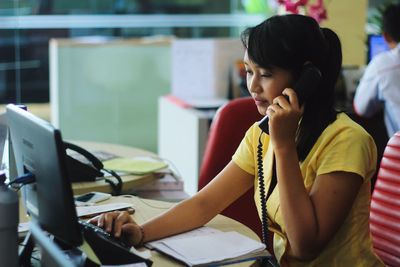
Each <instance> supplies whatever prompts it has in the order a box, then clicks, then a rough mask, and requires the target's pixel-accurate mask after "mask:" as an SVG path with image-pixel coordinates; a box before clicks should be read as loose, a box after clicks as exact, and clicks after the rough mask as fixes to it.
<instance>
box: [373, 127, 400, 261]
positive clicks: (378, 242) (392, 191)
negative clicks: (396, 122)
mask: <svg viewBox="0 0 400 267" xmlns="http://www.w3.org/2000/svg"><path fill="white" fill-rule="evenodd" d="M370 229H371V235H372V242H373V246H374V249H375V252H376V253H377V254H378V256H379V257H380V258H381V259H382V260H383V262H384V263H385V265H386V266H400V132H397V133H396V134H395V135H394V136H393V137H392V138H390V140H389V142H388V143H387V145H386V148H385V151H384V153H383V157H382V161H381V165H380V168H379V172H378V177H377V180H376V183H375V188H374V191H373V193H372V199H371V212H370Z"/></svg>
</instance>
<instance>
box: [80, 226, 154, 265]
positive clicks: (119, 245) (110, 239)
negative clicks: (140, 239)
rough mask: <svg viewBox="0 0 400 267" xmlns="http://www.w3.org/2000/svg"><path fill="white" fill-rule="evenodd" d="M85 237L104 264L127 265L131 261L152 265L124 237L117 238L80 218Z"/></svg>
mask: <svg viewBox="0 0 400 267" xmlns="http://www.w3.org/2000/svg"><path fill="white" fill-rule="evenodd" d="M78 221H79V225H80V227H81V231H82V234H83V237H84V239H85V240H86V242H87V243H88V244H89V246H90V247H91V249H92V250H93V252H94V254H95V255H96V256H97V258H98V259H99V261H100V262H101V264H103V265H125V264H131V263H145V264H146V266H151V265H152V263H153V262H152V261H151V260H149V259H144V258H142V257H141V256H139V255H137V254H135V253H133V252H132V251H131V247H132V246H130V245H129V244H128V243H127V242H124V240H123V239H117V238H115V237H114V236H112V235H111V234H109V233H107V232H106V231H105V230H104V229H102V228H100V227H98V226H96V225H93V224H91V223H88V222H86V221H83V220H78Z"/></svg>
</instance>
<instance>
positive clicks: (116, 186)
mask: <svg viewBox="0 0 400 267" xmlns="http://www.w3.org/2000/svg"><path fill="white" fill-rule="evenodd" d="M103 170H104V171H105V172H107V173H109V174H111V175H112V176H113V177H114V178H115V179H116V180H117V183H115V182H114V181H112V180H111V179H109V178H104V181H105V182H106V183H108V184H109V185H110V186H111V188H112V195H113V196H118V195H120V194H121V191H122V178H121V176H119V175H118V174H117V173H116V172H115V171H113V170H108V169H103Z"/></svg>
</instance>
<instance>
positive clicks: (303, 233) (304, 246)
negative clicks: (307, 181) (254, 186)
mask: <svg viewBox="0 0 400 267" xmlns="http://www.w3.org/2000/svg"><path fill="white" fill-rule="evenodd" d="M283 93H284V94H286V95H288V96H289V100H290V101H289V102H290V103H289V102H288V101H287V100H286V99H285V98H283V97H282V96H280V97H277V98H275V99H274V104H273V105H271V106H270V107H269V108H268V111H267V113H268V115H269V116H270V133H271V142H272V145H273V147H274V152H275V158H276V172H277V181H278V189H279V200H280V207H281V213H282V217H283V221H284V223H285V229H286V234H287V237H288V240H289V244H290V251H289V254H290V255H291V256H293V257H296V258H298V259H303V260H310V259H313V258H315V257H316V256H318V254H319V253H320V252H321V251H322V249H323V248H324V247H325V245H326V244H327V243H328V242H329V241H330V240H331V239H332V237H333V235H334V234H335V233H336V232H337V230H338V229H339V227H340V226H341V225H342V223H343V222H344V220H345V218H346V216H347V214H348V213H349V211H350V209H351V207H352V205H353V202H354V199H355V198H356V196H357V194H358V191H359V189H360V187H361V184H362V181H363V180H362V177H361V176H359V175H357V174H354V173H349V172H332V173H327V174H323V175H319V176H318V177H316V179H315V182H314V184H313V186H312V189H311V191H310V192H308V191H307V190H306V188H305V186H304V181H303V177H302V174H301V171H300V166H299V159H298V156H297V151H296V142H295V136H296V131H297V127H298V122H299V119H300V116H301V113H302V110H301V109H300V107H299V105H298V101H297V97H296V94H295V92H294V91H293V90H292V89H288V88H287V89H285V90H284V91H283ZM340 156H341V155H340Z"/></svg>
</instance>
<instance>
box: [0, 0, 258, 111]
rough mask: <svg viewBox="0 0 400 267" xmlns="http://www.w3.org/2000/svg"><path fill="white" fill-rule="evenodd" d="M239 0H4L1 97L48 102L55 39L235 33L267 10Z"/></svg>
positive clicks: (0, 9) (1, 10) (0, 17)
mask: <svg viewBox="0 0 400 267" xmlns="http://www.w3.org/2000/svg"><path fill="white" fill-rule="evenodd" d="M241 2H242V1H240V0H220V1H211V0H191V1H186V0H175V1H164V0H153V1H146V0H87V1H82V0H1V1H0V36H1V38H0V102H1V103H9V102H16V103H26V102H48V101H49V57H48V54H49V51H48V44H49V40H50V39H51V38H71V37H83V36H102V37H106V38H116V37H118V38H130V37H145V36H153V35H164V36H176V37H180V38H201V37H229V36H235V37H237V36H238V34H239V32H240V31H242V30H243V28H244V27H245V26H246V25H254V24H255V23H256V22H258V21H261V20H262V19H263V18H264V17H265V14H264V15H246V14H245V11H244V8H243V7H242V4H241Z"/></svg>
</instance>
